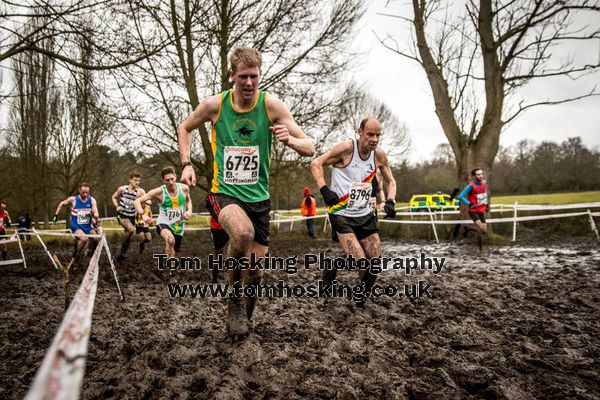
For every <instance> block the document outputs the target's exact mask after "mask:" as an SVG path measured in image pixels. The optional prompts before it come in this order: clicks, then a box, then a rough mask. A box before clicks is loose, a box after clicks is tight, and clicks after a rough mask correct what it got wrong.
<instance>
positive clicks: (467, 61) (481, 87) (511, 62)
mask: <svg viewBox="0 0 600 400" xmlns="http://www.w3.org/2000/svg"><path fill="white" fill-rule="evenodd" d="M412 6H413V7H412V8H413V17H412V18H410V19H407V18H403V17H398V18H400V19H402V20H404V21H409V22H410V23H411V24H412V26H413V29H414V30H413V34H414V43H413V45H414V46H413V48H412V50H410V49H409V50H405V49H403V48H401V47H399V46H398V45H397V44H396V43H395V42H394V41H393V39H392V38H391V37H389V36H388V37H384V38H383V37H382V38H380V41H381V43H383V45H384V46H386V47H387V48H388V49H390V50H392V51H394V52H396V53H397V54H399V55H401V56H404V57H406V58H409V59H411V60H414V61H416V62H418V63H419V64H420V65H421V66H422V67H423V69H424V71H425V73H426V74H427V78H428V80H429V84H430V86H431V91H432V93H433V98H434V101H435V109H436V113H437V116H438V118H439V120H440V123H441V125H442V129H443V130H444V133H445V135H446V137H447V138H448V141H449V143H450V145H451V146H452V150H453V152H454V155H455V157H456V164H457V179H458V181H459V182H464V181H465V180H467V179H468V171H470V169H471V168H473V167H474V166H480V167H482V168H484V169H486V170H487V171H491V169H492V164H493V161H494V158H495V156H496V154H497V152H498V146H499V139H500V134H501V132H502V130H503V128H504V127H505V126H506V124H507V123H509V122H511V121H512V120H514V119H515V118H516V117H517V116H519V115H521V113H522V112H524V111H526V110H528V109H530V108H532V107H535V106H540V105H552V104H560V103H565V102H569V101H575V100H578V99H581V98H584V97H589V96H595V95H597V94H598V91H597V88H596V87H593V88H590V90H589V91H587V92H584V93H581V94H579V95H576V96H572V97H561V98H557V99H547V100H544V101H538V102H529V103H527V102H525V101H524V100H519V99H518V98H517V97H516V95H517V94H518V89H519V88H521V87H523V86H524V85H526V84H527V83H529V82H531V81H532V80H541V79H549V78H551V77H565V78H571V79H577V78H579V77H581V76H583V75H586V74H589V73H593V72H596V71H597V70H598V67H599V66H600V60H595V61H593V62H589V61H583V62H580V60H577V59H575V58H574V57H569V58H568V59H567V60H566V61H562V62H561V61H560V60H559V58H558V57H557V54H556V53H555V49H556V46H557V45H561V44H562V45H565V44H569V43H581V42H582V41H588V40H594V39H598V38H600V29H598V25H597V24H595V25H591V26H579V25H578V24H577V23H576V16H581V15H584V14H591V15H592V16H595V18H596V21H597V20H598V15H597V14H598V11H600V2H598V1H597V0H573V1H569V2H565V1H561V0H552V1H549V0H512V1H499V0H479V1H477V2H476V1H475V0H469V1H467V3H466V6H465V14H464V15H463V16H462V19H460V18H459V19H457V20H454V19H452V12H451V10H450V6H449V5H448V4H447V3H445V2H442V1H426V0H413V1H412ZM438 21H441V22H438ZM432 25H437V26H438V28H439V29H437V31H435V32H433V33H432V32H431V31H432V30H433V29H432V28H431V27H432Z"/></svg>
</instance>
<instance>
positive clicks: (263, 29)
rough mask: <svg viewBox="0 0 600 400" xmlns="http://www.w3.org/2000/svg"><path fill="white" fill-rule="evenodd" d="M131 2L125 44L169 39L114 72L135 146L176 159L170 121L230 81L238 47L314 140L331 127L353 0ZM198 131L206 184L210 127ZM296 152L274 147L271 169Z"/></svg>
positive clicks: (196, 153)
mask: <svg viewBox="0 0 600 400" xmlns="http://www.w3.org/2000/svg"><path fill="white" fill-rule="evenodd" d="M130 4H131V7H134V8H136V9H138V12H137V13H134V14H131V13H128V16H129V17H130V18H131V20H132V23H133V24H134V26H135V27H134V29H133V30H132V35H133V39H134V40H133V41H132V45H135V46H137V47H138V50H139V51H141V52H144V51H145V50H144V49H145V48H146V47H147V44H146V40H147V39H146V38H145V34H146V33H147V32H153V35H154V37H156V38H159V39H157V40H158V41H159V42H164V41H165V40H166V38H168V37H174V38H175V40H174V43H173V45H171V46H167V47H166V48H165V49H164V50H162V51H160V52H159V53H157V54H156V56H154V57H152V58H149V59H147V60H144V61H142V62H140V63H137V64H135V65H130V66H128V67H127V68H125V69H123V70H120V71H116V72H114V73H113V74H112V75H113V76H114V78H115V79H114V82H115V84H116V87H117V89H118V90H119V92H120V95H121V98H122V99H123V100H124V102H123V105H122V110H121V112H120V113H119V114H118V115H117V116H118V117H120V118H121V121H123V126H122V128H121V129H123V130H128V131H129V132H132V131H133V132H134V134H135V135H136V137H137V138H138V140H137V141H136V140H134V141H133V143H127V142H124V144H128V145H130V147H135V146H138V145H139V143H140V142H141V141H144V142H145V143H147V144H150V145H151V146H153V147H154V149H155V150H156V151H158V152H160V153H162V154H163V155H164V156H165V158H166V159H167V160H169V161H170V162H171V163H173V164H176V165H177V164H178V161H179V160H178V159H173V155H176V154H178V153H177V150H178V147H177V126H178V125H179V123H180V122H181V121H182V120H183V119H184V118H185V116H186V115H187V114H189V112H190V111H191V110H193V109H194V108H195V107H196V106H197V105H198V103H199V101H200V100H201V99H202V98H203V97H204V96H207V95H209V94H213V93H218V92H220V91H223V90H227V89H229V88H230V86H231V84H230V82H229V77H228V68H229V61H228V56H229V54H230V51H231V50H232V49H233V48H235V47H238V46H242V45H245V46H251V47H254V48H256V49H258V50H260V51H261V52H262V54H263V80H262V82H261V88H262V89H264V90H269V91H271V92H274V93H275V94H276V95H277V96H278V97H280V98H282V99H283V100H284V101H286V102H287V104H288V105H289V106H290V108H291V110H292V113H293V114H294V116H295V117H296V119H297V121H298V122H299V123H300V124H301V125H302V126H311V127H312V128H313V129H312V130H309V131H308V132H307V133H309V134H311V135H313V136H314V137H316V138H317V139H321V138H322V137H324V136H326V134H328V133H329V132H330V131H332V130H333V129H334V128H335V127H333V128H332V122H331V120H330V118H329V116H330V115H331V113H332V112H333V111H334V110H335V109H336V108H337V107H339V106H340V104H341V99H340V96H339V93H337V91H336V90H334V89H332V88H335V85H333V83H334V82H337V80H338V79H339V77H340V72H341V71H344V70H346V69H347V67H348V64H349V62H350V58H349V57H348V56H347V55H348V54H349V52H348V50H347V45H348V40H349V38H350V33H351V32H352V31H353V28H354V25H355V23H356V21H357V20H358V19H359V17H360V15H361V11H362V5H361V1H360V0H352V1H343V0H335V1H333V2H330V3H328V4H320V3H318V2H316V3H315V2H311V1H308V0H292V1H286V0H275V1H270V0H252V1H247V2H236V1H230V0H212V1H208V2H207V1H200V0H182V1H180V2H175V1H171V0H156V1H154V2H152V3H151V4H149V3H148V2H145V1H144V2H141V1H140V2H139V3H135V2H130ZM160 38H162V39H160ZM198 135H199V136H200V140H199V141H195V144H196V146H195V147H194V148H193V149H192V154H193V157H192V162H193V163H194V165H195V167H196V168H197V169H198V170H199V172H200V174H201V175H203V176H205V177H206V181H204V182H202V181H200V182H199V186H200V187H203V188H205V189H207V187H208V181H209V180H210V177H211V176H212V167H213V159H212V152H211V145H210V138H209V132H208V129H207V127H204V126H202V127H200V129H199V130H198ZM129 137H130V136H129ZM293 157H294V156H293V155H292V154H291V153H290V152H288V150H287V149H286V148H284V147H282V146H275V147H274V152H273V164H272V171H273V172H274V173H277V169H278V166H282V168H283V166H284V165H288V164H287V161H290V160H292V158H293ZM278 160H281V161H282V162H281V163H280V162H279V161H278ZM284 161H285V162H284Z"/></svg>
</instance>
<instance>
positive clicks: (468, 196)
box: [458, 168, 490, 251]
mask: <svg viewBox="0 0 600 400" xmlns="http://www.w3.org/2000/svg"><path fill="white" fill-rule="evenodd" d="M471 178H472V180H471V182H469V184H468V185H467V187H465V188H464V190H463V191H462V192H461V194H460V196H459V197H458V199H459V200H460V202H461V203H463V204H464V205H466V206H467V211H468V212H469V216H470V217H471V219H472V220H473V223H474V225H475V231H476V232H477V246H478V247H479V250H480V251H481V250H483V235H485V234H487V225H486V223H485V213H486V212H488V211H489V210H490V199H489V193H488V186H487V181H486V180H485V179H483V169H481V168H475V169H474V170H473V171H471Z"/></svg>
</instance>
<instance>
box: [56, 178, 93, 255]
mask: <svg viewBox="0 0 600 400" xmlns="http://www.w3.org/2000/svg"><path fill="white" fill-rule="evenodd" d="M67 205H69V206H71V212H70V215H71V221H70V228H71V232H72V233H73V235H74V236H75V240H76V242H75V251H74V252H73V258H74V259H75V261H76V264H77V265H78V266H81V263H82V261H83V256H84V255H85V253H86V251H87V249H88V247H89V240H88V239H89V238H88V236H86V235H90V234H92V235H95V234H96V233H97V227H99V226H100V221H99V219H98V218H99V214H98V205H97V203H96V199H94V198H93V197H92V196H91V195H90V186H89V185H88V184H87V183H82V184H81V185H79V194H78V195H75V196H71V197H68V198H66V199H65V200H63V201H61V202H60V203H59V204H58V207H57V208H56V212H55V213H54V217H53V218H52V221H53V222H56V220H57V219H58V214H59V213H60V210H61V209H62V208H63V207H64V206H67ZM94 242H96V243H97V240H94Z"/></svg>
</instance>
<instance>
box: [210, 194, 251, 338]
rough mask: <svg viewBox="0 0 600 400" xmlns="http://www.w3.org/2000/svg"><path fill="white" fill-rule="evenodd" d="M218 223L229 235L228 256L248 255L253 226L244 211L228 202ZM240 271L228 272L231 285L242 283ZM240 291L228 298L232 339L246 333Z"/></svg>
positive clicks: (243, 335) (238, 257)
mask: <svg viewBox="0 0 600 400" xmlns="http://www.w3.org/2000/svg"><path fill="white" fill-rule="evenodd" d="M219 224H221V226H222V227H223V229H225V232H227V234H228V235H229V246H228V248H227V255H228V257H233V258H235V259H238V260H239V259H240V258H242V257H248V254H249V252H250V248H251V246H252V242H253V240H254V227H253V226H252V222H251V221H250V219H249V218H248V216H247V215H246V212H245V211H244V210H243V209H242V208H241V207H240V206H238V205H237V204H229V205H227V206H226V207H224V208H223V209H222V210H221V212H220V213H219ZM241 272H242V271H241V270H240V269H239V268H235V269H233V270H230V271H229V273H228V278H229V283H230V284H231V285H240V286H241V284H242V273H241ZM243 300H244V299H243V297H242V296H241V293H237V295H236V294H234V295H233V296H231V297H230V298H229V304H228V307H227V332H228V333H229V335H230V336H231V337H232V339H233V340H234V341H235V340H240V339H242V338H244V337H245V336H246V335H247V334H248V317H247V315H246V307H245V302H244V301H243Z"/></svg>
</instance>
